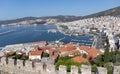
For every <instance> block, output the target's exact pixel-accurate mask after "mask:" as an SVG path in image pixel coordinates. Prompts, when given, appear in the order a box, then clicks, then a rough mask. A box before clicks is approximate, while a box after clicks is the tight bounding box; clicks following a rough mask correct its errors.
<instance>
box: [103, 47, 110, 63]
mask: <svg viewBox="0 0 120 74" xmlns="http://www.w3.org/2000/svg"><path fill="white" fill-rule="evenodd" d="M110 59H111V55H110V52H109V46H106V47H105V53H104V62H105V63H107V62H109V61H110Z"/></svg>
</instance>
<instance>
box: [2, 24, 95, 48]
mask: <svg viewBox="0 0 120 74" xmlns="http://www.w3.org/2000/svg"><path fill="white" fill-rule="evenodd" d="M50 29H54V30H56V32H48V30H50ZM10 31H11V32H10ZM6 32H8V33H6ZM2 33H3V34H2ZM92 38H93V36H90V35H81V36H68V35H64V34H63V33H61V32H59V31H58V29H57V27H56V26H55V25H44V24H39V25H37V26H34V25H33V26H6V27H0V47H4V46H6V45H11V44H19V43H28V42H37V41H47V42H50V41H56V40H60V41H61V42H64V43H65V44H66V43H69V42H71V41H72V40H80V41H76V42H77V43H79V44H80V45H86V44H88V45H92V42H84V41H89V40H91V39H92ZM74 42H75V41H74Z"/></svg>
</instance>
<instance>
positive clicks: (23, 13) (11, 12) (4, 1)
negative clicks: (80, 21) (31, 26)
mask: <svg viewBox="0 0 120 74" xmlns="http://www.w3.org/2000/svg"><path fill="white" fill-rule="evenodd" d="M117 6H120V1H119V0H105V1H104V0H97V1H96V0H92V1H88V0H84V1H82V0H81V1H79V0H76V1H75V0H74V1H73V0H60V1H58V0H51V1H49V0H36V1H34V0H19V1H18V0H11V1H10V0H1V1H0V9H1V12H0V16H1V17H0V20H8V19H16V18H21V17H27V16H33V17H41V16H56V15H75V16H84V15H89V14H92V13H97V12H100V11H104V10H107V9H110V8H114V7H117Z"/></svg>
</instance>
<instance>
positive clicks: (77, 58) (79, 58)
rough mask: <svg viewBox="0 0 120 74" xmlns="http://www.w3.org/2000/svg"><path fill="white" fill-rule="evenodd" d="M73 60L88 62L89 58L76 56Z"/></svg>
mask: <svg viewBox="0 0 120 74" xmlns="http://www.w3.org/2000/svg"><path fill="white" fill-rule="evenodd" d="M72 60H73V61H75V62H78V63H83V62H88V60H87V59H86V58H83V57H82V56H76V57H74V58H72Z"/></svg>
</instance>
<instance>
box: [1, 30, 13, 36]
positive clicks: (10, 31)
mask: <svg viewBox="0 0 120 74" xmlns="http://www.w3.org/2000/svg"><path fill="white" fill-rule="evenodd" d="M12 32H15V30H9V31H6V32H2V33H0V35H4V34H8V33H12Z"/></svg>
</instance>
